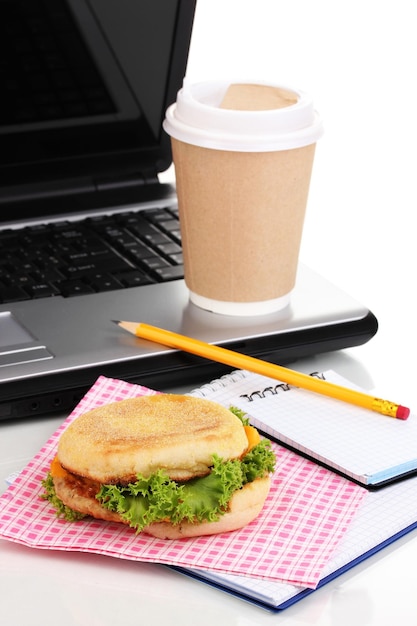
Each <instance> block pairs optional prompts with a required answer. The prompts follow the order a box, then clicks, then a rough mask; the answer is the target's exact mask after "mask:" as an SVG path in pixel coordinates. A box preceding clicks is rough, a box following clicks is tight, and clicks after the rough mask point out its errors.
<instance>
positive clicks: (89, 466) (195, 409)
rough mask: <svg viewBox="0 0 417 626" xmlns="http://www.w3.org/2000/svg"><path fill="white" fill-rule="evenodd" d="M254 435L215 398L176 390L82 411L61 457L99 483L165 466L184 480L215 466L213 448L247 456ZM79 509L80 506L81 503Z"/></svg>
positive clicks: (228, 455)
mask: <svg viewBox="0 0 417 626" xmlns="http://www.w3.org/2000/svg"><path fill="white" fill-rule="evenodd" d="M247 447H248V440H247V437H246V434H245V430H244V428H243V426H242V423H241V421H240V420H239V418H237V417H236V416H235V415H233V413H232V412H231V411H229V410H228V409H226V408H225V407H222V406H221V405H219V404H217V403H216V402H212V401H210V400H205V399H202V398H194V397H192V396H182V395H174V394H160V395H154V396H142V397H140V398H132V399H128V400H123V401H121V402H114V403H112V404H107V405H104V406H102V407H99V408H97V409H93V410H92V411H89V412H87V413H84V414H83V415H81V416H80V417H78V418H77V419H76V420H74V422H72V424H71V425H70V426H69V427H68V428H67V430H66V431H64V433H63V434H62V435H61V437H60V441H59V445H58V453H57V455H58V460H59V462H60V463H61V465H62V467H64V468H65V469H66V470H68V471H69V472H71V473H73V474H76V475H78V476H81V477H85V478H88V479H90V480H93V481H97V482H98V483H105V484H116V483H118V484H127V483H128V482H131V481H134V480H136V476H137V474H139V473H140V474H143V475H144V476H149V475H151V474H153V473H154V472H156V471H157V470H159V469H164V470H165V471H166V472H167V474H168V475H169V477H170V478H171V479H172V480H178V481H184V480H189V479H190V478H193V477H195V476H203V475H205V474H207V473H209V471H210V466H211V465H212V463H213V454H217V455H219V456H221V457H222V458H224V459H234V458H239V457H241V456H242V455H243V454H244V452H245V451H246V449H247ZM77 510H78V509H77Z"/></svg>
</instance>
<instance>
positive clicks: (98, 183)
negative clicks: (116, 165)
mask: <svg viewBox="0 0 417 626" xmlns="http://www.w3.org/2000/svg"><path fill="white" fill-rule="evenodd" d="M157 183H159V179H158V176H157V174H153V173H151V172H149V173H144V174H137V173H135V174H131V173H129V174H125V175H123V176H102V177H100V178H96V179H95V180H94V184H95V187H96V190H97V191H111V190H117V189H129V188H131V187H139V186H142V185H153V184H157Z"/></svg>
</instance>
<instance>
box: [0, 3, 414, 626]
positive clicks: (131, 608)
mask: <svg viewBox="0 0 417 626" xmlns="http://www.w3.org/2000/svg"><path fill="white" fill-rule="evenodd" d="M416 58H417V39H416V38H415V36H414V20H413V12H412V3H406V2H405V0H404V1H402V0H400V2H397V3H392V2H390V3H389V2H386V1H382V2H381V1H380V0H379V1H377V0H368V2H366V3H364V2H362V1H360V0H351V1H350V2H349V3H346V5H342V4H341V3H339V2H338V3H334V2H330V0H328V1H325V0H317V1H316V2H311V0H293V2H291V3H290V2H284V1H283V0H257V2H256V3H255V2H253V1H252V0H249V1H248V0H200V4H199V7H198V9H197V15H196V22H195V31H194V37H193V41H192V47H191V53H190V61H189V71H188V74H189V76H190V78H191V79H195V80H200V79H206V78H218V77H220V78H227V77H230V76H233V77H238V78H263V79H266V80H278V81H280V82H282V83H286V84H290V85H294V86H297V87H301V88H303V89H305V90H306V91H309V92H310V93H312V94H313V96H314V100H315V103H316V107H317V109H318V110H319V112H320V114H321V115H322V117H323V119H324V122H325V128H326V134H325V136H324V137H323V139H322V140H321V141H320V144H319V146H318V148H317V155H316V161H315V166H314V171H313V180H312V186H311V192H310V198H309V206H308V213H307V218H306V225H305V231H304V238H303V245H302V250H301V258H302V260H303V261H304V262H305V263H307V264H309V265H310V266H311V267H313V269H315V270H318V271H319V272H321V273H322V274H324V275H325V276H326V277H327V278H330V280H332V281H333V282H335V283H336V284H337V285H338V286H340V287H342V288H343V289H345V290H346V291H348V292H349V293H350V294H351V295H353V296H355V297H356V298H357V299H358V300H361V301H362V302H364V303H365V304H366V305H367V306H368V307H369V308H370V309H371V310H372V311H373V312H374V313H375V314H376V316H377V317H378V319H379V323H380V328H379V331H378V333H377V335H376V337H374V338H373V339H372V340H371V341H370V342H369V343H368V344H366V345H364V346H361V347H357V348H352V349H348V350H344V351H340V352H336V353H332V354H325V355H321V356H317V357H315V358H312V359H309V360H305V361H300V362H298V363H296V364H294V367H296V368H298V369H300V370H302V371H310V370H311V369H314V370H316V369H328V368H333V369H335V370H336V371H338V372H339V373H341V374H342V375H344V376H346V377H347V378H350V379H351V380H352V381H354V382H355V383H357V384H360V385H361V386H362V387H364V388H365V389H367V390H371V389H373V388H376V389H377V390H378V391H379V392H380V395H382V397H386V398H389V399H391V400H394V401H397V402H400V403H402V404H405V405H408V406H411V407H412V408H413V409H414V410H417V385H416V380H415V379H416V377H415V365H414V358H415V354H416V348H417V345H416V330H415V317H416V315H415V282H416V281H415V271H416V269H417V268H416V252H415V245H414V241H415V234H416V229H415V225H414V213H415V211H416V207H417V202H416V200H417V192H416V182H415V170H416V157H415V146H416V145H417V123H416V114H415V110H414V108H415V95H416V88H415V86H414V82H415V81H414V78H413V77H414V74H415V67H414V65H415V59H416ZM164 176H165V177H166V178H169V177H172V171H169V172H168V173H167V174H165V175H164ZM186 389H187V381H186V380H184V386H183V387H182V388H181V391H183V390H186ZM63 418H64V416H63V415H57V416H56V417H52V418H51V417H49V418H45V419H32V420H30V421H21V422H15V423H11V424H10V423H7V424H0V490H1V491H3V490H4V489H5V488H6V485H5V483H4V478H5V477H6V476H8V475H9V474H10V473H11V472H12V471H18V470H19V469H20V468H21V467H22V466H23V465H24V464H25V463H26V462H27V461H28V460H29V459H30V458H31V457H32V456H33V455H34V454H35V453H36V452H37V451H38V450H39V448H40V447H41V446H42V444H43V443H44V441H45V440H46V439H47V438H48V437H49V435H50V434H51V433H52V432H53V431H54V430H55V429H56V427H57V426H58V424H60V423H61V421H62V420H63ZM416 446H417V444H416ZM416 516H417V503H416ZM416 562H417V532H413V533H410V534H409V535H407V536H406V537H404V538H403V539H401V540H400V541H398V542H396V543H395V544H393V545H392V546H390V547H389V548H387V549H385V550H383V551H382V552H380V553H379V554H378V555H375V556H374V557H372V558H370V559H368V560H367V561H366V562H364V563H363V564H361V565H359V566H358V567H356V568H354V569H353V570H351V571H350V572H348V573H346V574H344V575H343V576H341V577H339V578H338V579H336V580H335V581H334V582H332V583H330V584H328V585H327V586H325V587H324V588H322V589H320V590H318V591H317V592H315V593H314V594H312V595H311V596H309V597H308V598H306V599H305V600H303V601H301V602H300V603H298V604H297V605H295V606H293V607H291V608H289V609H287V610H286V611H284V612H282V613H280V614H272V613H269V612H267V611H264V610H262V609H260V608H257V607H254V606H252V605H250V604H247V603H245V602H243V601H241V600H239V599H236V598H234V597H232V596H230V595H228V594H225V593H222V592H220V591H217V590H215V589H213V588H211V587H209V586H207V585H204V584H202V583H199V582H197V581H193V580H191V579H188V578H185V577H183V576H182V575H180V574H177V573H175V572H173V571H171V570H169V569H165V568H163V567H160V566H156V565H143V564H138V563H132V562H124V561H119V560H117V559H112V558H108V557H100V556H94V555H87V554H76V553H65V554H63V553H57V552H53V551H41V550H35V549H30V548H25V547H23V546H20V545H15V544H12V543H9V542H6V541H2V540H0V589H1V598H2V603H1V617H0V623H1V624H4V625H5V626H22V625H23V624H28V625H29V624H30V625H33V626H37V625H42V626H49V625H51V626H52V625H53V626H56V624H60V626H75V625H77V626H84V625H86V626H113V625H115V624H118V625H123V626H130V625H132V626H133V625H135V626H138V625H139V624H141V625H142V624H157V625H159V624H164V625H165V626H169V625H171V624H172V625H174V624H180V625H181V626H187V625H188V624H189V625H190V626H191V625H192V626H195V624H199V626H209V625H210V626H212V625H213V623H216V624H227V625H228V626H235V625H236V626H237V625H238V626H249V625H251V624H254V625H255V624H256V625H264V624H272V623H274V624H275V623H280V624H285V625H286V626H309V625H311V624H319V625H320V626H329V625H337V626H345V625H346V626H347V625H349V626H351V625H352V624H358V625H360V626H381V625H382V626H384V625H385V624H390V625H392V624H395V623H397V624H401V625H402V626H415V625H416V624H417V593H416V585H415V578H414V569H415V563H416Z"/></svg>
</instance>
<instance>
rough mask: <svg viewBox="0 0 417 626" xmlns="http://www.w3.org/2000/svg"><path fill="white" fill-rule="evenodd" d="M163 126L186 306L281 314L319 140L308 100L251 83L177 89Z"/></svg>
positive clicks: (293, 277) (299, 94) (294, 265)
mask: <svg viewBox="0 0 417 626" xmlns="http://www.w3.org/2000/svg"><path fill="white" fill-rule="evenodd" d="M163 126H164V129H165V131H166V132H167V133H168V134H169V135H170V136H171V143H172V152H173V161H174V166H175V175H176V184H177V193H178V206H179V216H180V226H181V236H182V246H183V254H184V268H185V282H186V284H187V286H188V288H189V290H190V299H191V301H192V302H193V303H194V304H196V305H197V306H200V307H202V308H204V309H207V310H210V311H213V312H215V313H221V314H225V315H260V314H266V313H271V312H274V311H279V310H281V309H283V308H284V307H286V306H287V305H288V304H289V302H290V298H291V292H292V290H293V288H294V286H295V281H296V274H297V266H298V255H299V248H300V243H301V236H302V229H303V223H304V215H305V210H306V205H307V197H308V190H309V184H310V178H311V171H312V166H313V159H314V151H315V144H316V142H317V140H318V139H319V138H320V137H321V135H322V133H323V128H322V123H321V120H320V118H319V116H318V115H317V113H316V112H315V110H314V107H313V103H312V100H311V98H310V97H309V96H308V95H307V94H305V93H304V92H302V91H299V90H296V89H293V88H288V87H283V86H280V85H267V84H265V83H256V82H253V81H250V82H243V83H242V82H239V83H233V82H227V81H209V82H205V83H197V84H194V85H190V84H189V83H188V82H187V81H184V85H183V88H182V89H181V90H180V91H179V92H178V95H177V101H176V103H175V104H173V105H172V106H171V107H169V109H168V110H167V112H166V117H165V120H164V124H163Z"/></svg>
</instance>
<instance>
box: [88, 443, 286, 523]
mask: <svg viewBox="0 0 417 626" xmlns="http://www.w3.org/2000/svg"><path fill="white" fill-rule="evenodd" d="M274 466H275V455H274V453H273V451H272V449H271V443H270V442H269V441H268V440H266V439H265V440H262V441H261V442H260V443H259V444H257V445H256V446H255V447H254V448H252V450H250V452H248V454H246V455H245V457H243V459H242V460H239V459H234V460H229V461H224V460H223V459H221V458H220V457H218V456H217V455H214V456H213V467H212V471H211V472H210V474H208V475H207V476H203V477H202V478H195V479H193V480H190V481H187V482H185V483H176V482H175V481H173V480H170V478H169V477H168V475H167V474H166V473H165V472H163V471H159V472H157V473H156V474H153V475H152V476H150V477H149V478H145V477H143V476H142V475H138V480H137V481H136V482H135V483H131V484H129V485H127V486H125V487H122V486H118V485H103V486H102V487H101V489H100V491H99V493H98V494H97V496H96V497H97V499H98V500H99V502H100V504H101V505H102V506H104V507H105V508H108V509H110V510H111V511H116V512H117V513H119V515H120V516H121V517H122V518H123V519H124V520H125V521H126V522H127V523H128V524H129V525H130V526H132V527H133V528H136V530H137V531H138V532H140V531H141V530H143V528H144V527H145V526H147V525H148V524H152V523H153V522H160V521H164V520H169V521H170V522H172V523H173V524H179V523H180V522H181V521H183V520H186V521H188V522H203V521H209V522H213V521H216V520H218V519H219V517H220V516H221V515H223V514H224V513H225V512H226V510H227V506H228V503H229V501H230V499H231V497H232V495H233V493H234V492H235V491H237V490H238V489H241V488H242V487H243V485H245V484H246V483H248V482H252V481H253V480H255V479H256V478H260V477H262V476H265V475H266V474H267V473H269V472H272V471H273V470H274Z"/></svg>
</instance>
